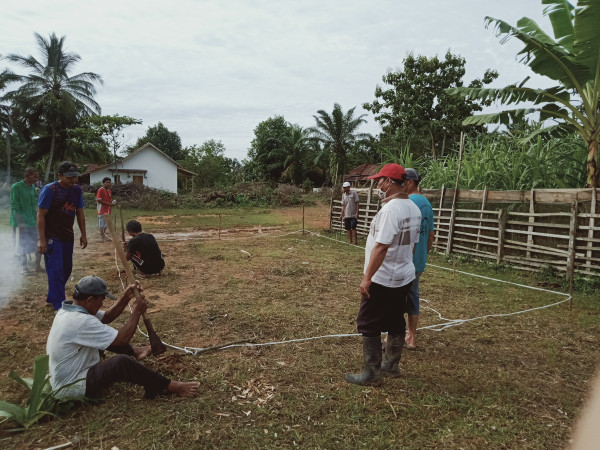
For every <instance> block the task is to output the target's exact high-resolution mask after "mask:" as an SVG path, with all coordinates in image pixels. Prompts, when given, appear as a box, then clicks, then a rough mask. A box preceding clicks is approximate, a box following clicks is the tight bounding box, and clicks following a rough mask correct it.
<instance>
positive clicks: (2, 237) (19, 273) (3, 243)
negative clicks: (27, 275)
mask: <svg viewBox="0 0 600 450" xmlns="http://www.w3.org/2000/svg"><path fill="white" fill-rule="evenodd" d="M17 239H18V233H17ZM16 253H17V246H16V245H15V241H14V240H13V235H12V231H4V230H3V231H1V232H0V255H2V256H1V258H2V260H1V261H0V311H1V310H2V309H3V308H4V307H6V305H8V302H9V301H10V300H12V299H13V298H14V297H13V296H14V294H15V293H16V292H17V291H18V290H19V289H21V287H22V285H23V275H24V274H23V269H22V268H21V265H20V264H19V260H18V258H17V255H16Z"/></svg>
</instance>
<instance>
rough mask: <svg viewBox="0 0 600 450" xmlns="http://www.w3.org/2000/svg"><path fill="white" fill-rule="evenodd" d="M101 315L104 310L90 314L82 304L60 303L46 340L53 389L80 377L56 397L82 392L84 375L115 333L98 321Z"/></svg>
mask: <svg viewBox="0 0 600 450" xmlns="http://www.w3.org/2000/svg"><path fill="white" fill-rule="evenodd" d="M103 317H104V311H98V312H97V313H96V315H95V316H92V315H91V314H90V313H88V312H87V311H86V309H85V308H83V307H82V306H77V305H73V304H72V303H70V302H69V303H67V302H65V303H63V307H62V308H61V309H60V310H59V311H58V313H57V314H56V317H54V322H52V328H51V329H50V334H49V335H48V342H47V343H46V353H47V354H48V356H49V357H50V369H49V372H50V385H51V386H52V390H54V391H56V390H57V389H60V388H61V387H63V386H65V385H68V384H70V383H73V382H74V381H77V380H81V379H82V378H83V380H81V381H79V382H78V383H76V384H74V385H72V386H69V387H67V388H65V389H62V390H61V391H60V392H59V393H58V394H57V396H58V397H67V396H80V395H85V388H86V385H85V377H86V376H87V373H88V370H89V369H90V367H92V366H93V365H94V364H96V363H98V362H99V361H100V355H99V353H98V350H105V349H106V348H107V347H108V346H110V344H112V343H113V341H114V340H115V338H116V337H117V334H118V331H117V330H115V329H114V328H112V327H110V326H108V325H106V324H104V323H102V322H101V320H102V318H103Z"/></svg>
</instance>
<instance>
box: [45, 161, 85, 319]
mask: <svg viewBox="0 0 600 450" xmlns="http://www.w3.org/2000/svg"><path fill="white" fill-rule="evenodd" d="M80 175H81V174H80V173H79V171H78V169H77V166H76V165H75V164H73V163H72V162H70V161H63V162H61V163H60V164H59V165H58V181H55V182H53V183H50V184H47V185H46V186H44V187H43V188H42V191H41V192H40V197H39V199H38V210H37V229H38V236H39V240H38V244H37V250H38V252H39V253H41V254H43V255H44V263H45V265H46V273H47V274H48V295H47V297H46V302H47V303H48V304H50V305H52V306H53V307H54V309H55V310H58V309H60V308H61V306H62V302H64V301H65V300H66V295H65V286H66V284H67V281H68V280H69V277H70V276H71V271H72V269H73V246H74V242H75V233H74V232H73V224H74V223H75V217H77V225H78V226H79V231H80V232H81V237H80V238H79V243H80V244H81V248H82V249H83V248H86V247H87V244H88V242H87V235H86V231H85V215H84V210H83V207H84V203H83V192H82V191H81V187H79V185H77V184H75V183H76V182H77V177H79V176H80Z"/></svg>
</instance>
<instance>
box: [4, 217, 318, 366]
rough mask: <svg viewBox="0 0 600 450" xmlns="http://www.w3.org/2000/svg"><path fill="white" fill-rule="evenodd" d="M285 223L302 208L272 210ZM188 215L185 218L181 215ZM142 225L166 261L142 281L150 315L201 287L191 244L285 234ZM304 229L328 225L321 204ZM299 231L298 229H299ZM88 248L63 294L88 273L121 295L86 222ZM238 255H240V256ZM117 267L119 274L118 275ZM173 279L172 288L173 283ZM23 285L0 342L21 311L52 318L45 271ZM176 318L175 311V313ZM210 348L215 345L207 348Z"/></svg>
mask: <svg viewBox="0 0 600 450" xmlns="http://www.w3.org/2000/svg"><path fill="white" fill-rule="evenodd" d="M274 214H277V215H279V216H281V217H283V218H284V219H286V220H285V221H284V222H287V223H289V222H294V223H295V222H298V221H299V220H300V223H301V217H302V211H301V210H300V209H290V208H284V209H280V210H276V211H274ZM216 216H218V215H217V214H203V213H200V214H198V217H216ZM181 217H189V216H181ZM143 220H144V223H147V222H150V223H152V224H153V225H154V226H157V225H158V228H155V229H157V231H155V232H153V233H152V234H153V235H154V236H155V238H156V239H157V241H158V242H159V246H160V247H161V251H162V253H163V256H164V258H165V261H166V268H165V271H164V272H163V274H162V275H161V276H160V277H153V276H150V277H144V278H140V279H141V281H142V283H143V285H144V286H146V290H147V294H148V295H147V299H148V300H149V305H150V307H149V309H148V314H150V316H151V317H152V315H153V314H156V313H158V312H160V311H164V310H168V309H170V308H176V307H178V306H179V305H181V304H185V303H186V302H187V301H189V300H190V298H192V297H193V294H194V293H195V292H196V291H197V290H198V289H199V283H198V280H197V277H196V276H195V273H194V272H196V267H195V266H197V263H198V261H197V257H196V256H195V255H194V254H192V253H190V252H189V251H187V250H188V248H189V246H190V245H194V243H197V242H202V241H203V240H219V239H222V240H223V241H227V240H231V239H239V238H244V237H248V238H260V237H268V236H276V235H278V234H282V233H286V232H287V231H286V230H285V228H284V226H264V227H261V226H248V227H236V228H224V229H221V230H219V229H218V228H205V229H200V230H199V229H196V228H193V229H189V230H178V231H170V230H169V229H168V227H167V228H163V229H161V227H160V225H171V224H173V222H174V220H176V216H154V217H152V216H144V218H143ZM305 226H306V228H307V229H309V228H310V229H313V230H315V229H316V230H320V229H325V228H328V227H329V209H328V208H327V207H326V206H324V205H321V206H318V207H313V208H310V211H309V210H308V209H307V214H306V215H305ZM298 229H301V228H298ZM88 241H89V243H88V247H87V248H86V249H85V250H81V249H78V248H76V249H75V252H74V260H75V262H74V270H73V274H72V280H71V281H70V282H69V283H68V284H67V296H68V295H69V292H71V291H72V289H73V286H74V285H75V283H76V281H77V280H78V279H80V278H81V277H83V276H85V275H89V274H95V275H98V276H101V277H103V278H104V279H105V280H106V281H107V283H108V284H109V287H110V288H111V289H113V290H115V289H118V290H117V292H116V293H117V294H118V293H119V292H121V289H120V287H121V286H126V284H127V279H126V275H125V272H124V270H123V267H122V266H121V264H120V262H118V261H117V257H116V254H115V250H114V248H113V247H112V243H111V242H102V241H101V240H100V237H99V236H98V235H97V233H96V229H95V228H94V226H93V224H88ZM240 254H241V255H242V256H244V257H246V256H248V255H245V254H244V253H243V252H240ZM42 264H43V263H42ZM117 264H118V265H119V266H120V270H119V271H117ZM175 278H176V283H175V284H176V285H174V283H173V281H174V279H175ZM24 282H25V283H26V285H27V286H28V289H27V292H26V293H25V294H20V295H23V297H21V298H14V299H13V300H12V301H11V302H10V303H9V304H8V305H7V306H5V307H4V308H3V309H2V310H0V339H2V338H6V337H8V336H11V335H12V334H14V333H15V332H16V331H19V330H22V327H23V319H22V318H21V316H22V314H21V311H22V310H23V309H26V310H31V309H36V310H40V311H42V312H43V317H45V318H46V319H47V320H50V319H51V318H52V317H53V315H54V313H53V311H52V308H50V307H46V306H45V305H44V302H43V298H44V297H45V290H46V286H47V284H46V274H45V272H41V273H35V272H30V273H28V274H27V275H26V276H25V277H24ZM178 314H179V313H178ZM47 332H48V331H47V328H44V327H36V328H33V329H30V331H29V333H30V335H31V336H32V338H33V339H34V340H43V339H45V338H46V336H47ZM210 345H213V344H210ZM7 373H8V368H2V369H0V377H1V376H3V375H4V374H7Z"/></svg>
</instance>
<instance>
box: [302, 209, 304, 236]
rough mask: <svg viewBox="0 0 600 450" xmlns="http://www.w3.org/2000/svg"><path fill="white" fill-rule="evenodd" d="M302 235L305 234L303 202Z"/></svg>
mask: <svg viewBox="0 0 600 450" xmlns="http://www.w3.org/2000/svg"><path fill="white" fill-rule="evenodd" d="M302 236H304V203H302Z"/></svg>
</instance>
